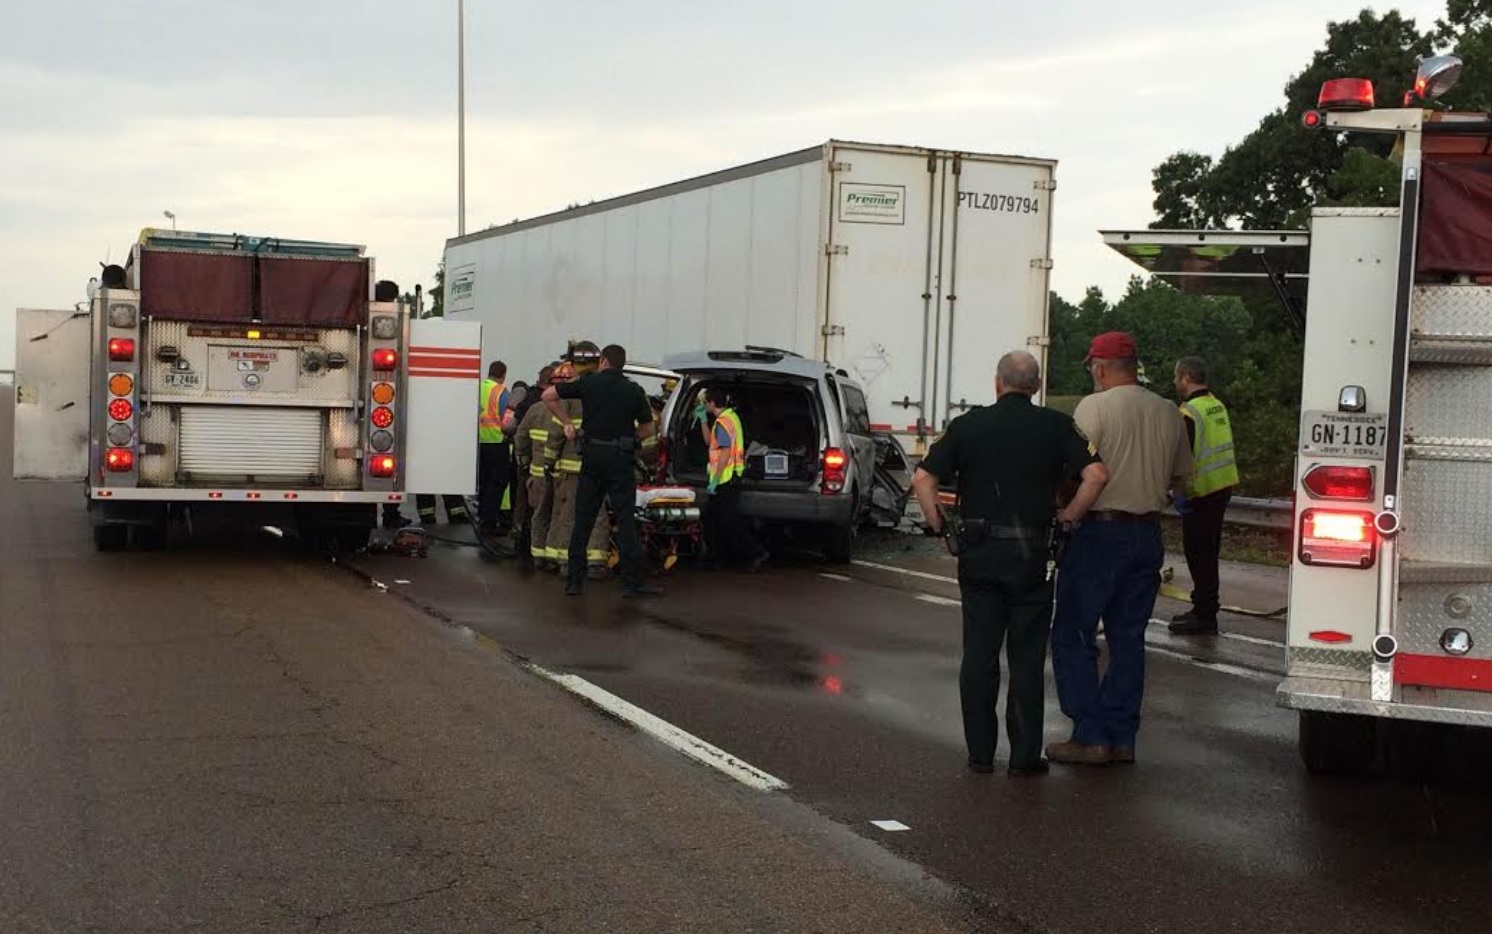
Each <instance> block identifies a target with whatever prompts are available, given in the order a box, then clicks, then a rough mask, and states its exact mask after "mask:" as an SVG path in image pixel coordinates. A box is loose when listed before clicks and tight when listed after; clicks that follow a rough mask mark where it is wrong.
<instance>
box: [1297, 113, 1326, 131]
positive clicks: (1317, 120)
mask: <svg viewBox="0 0 1492 934" xmlns="http://www.w3.org/2000/svg"><path fill="white" fill-rule="evenodd" d="M1325 122H1326V118H1325V117H1324V116H1322V115H1321V111H1319V110H1307V111H1306V112H1305V113H1303V114H1301V115H1300V123H1301V125H1302V126H1304V127H1305V128H1306V129H1307V130H1315V129H1319V128H1320V127H1321V124H1323V123H1325Z"/></svg>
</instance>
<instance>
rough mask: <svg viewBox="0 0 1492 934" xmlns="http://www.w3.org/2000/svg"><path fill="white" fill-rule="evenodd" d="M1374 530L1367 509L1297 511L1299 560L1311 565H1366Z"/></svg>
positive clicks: (1373, 552)
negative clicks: (1358, 510)
mask: <svg viewBox="0 0 1492 934" xmlns="http://www.w3.org/2000/svg"><path fill="white" fill-rule="evenodd" d="M1377 551H1378V533H1377V531H1376V529H1375V528H1374V527H1373V514H1372V513H1370V512H1345V511H1337V510H1331V509H1307V510H1306V511H1305V512H1303V513H1301V514H1300V562H1301V564H1309V565H1311V566H1312V567H1339V568H1370V567H1372V566H1373V561H1374V560H1375V558H1376V557H1377Z"/></svg>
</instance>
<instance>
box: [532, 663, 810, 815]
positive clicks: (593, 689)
mask: <svg viewBox="0 0 1492 934" xmlns="http://www.w3.org/2000/svg"><path fill="white" fill-rule="evenodd" d="M528 669H529V670H530V671H532V672H533V673H534V674H537V675H539V676H540V677H542V678H546V679H548V680H550V681H553V682H554V683H555V684H557V685H559V686H560V687H562V688H564V689H565V690H567V691H569V692H570V693H572V694H575V695H577V696H579V697H583V698H585V699H586V700H588V701H590V702H591V703H592V704H595V705H596V706H597V707H600V708H601V709H602V710H604V711H606V712H607V713H609V714H611V715H612V716H613V717H616V718H617V719H618V720H622V721H625V722H627V723H630V724H632V725H633V726H635V727H637V728H638V729H639V730H642V731H643V732H644V733H647V734H649V735H650V736H653V737H654V738H656V739H658V740H661V741H662V742H664V743H666V744H667V745H669V746H671V747H673V748H674V749H676V750H678V751H679V752H681V753H683V754H684V755H686V756H688V757H689V758H691V759H693V760H694V761H696V762H699V763H702V764H704V765H708V766H710V767H711V768H714V769H719V770H720V771H722V772H724V773H725V774H726V775H729V776H730V777H731V778H734V779H735V780H736V781H738V782H740V783H741V784H743V785H747V786H750V787H752V788H755V789H757V790H758V791H782V790H784V789H786V788H787V787H788V785H787V782H785V781H783V780H782V779H780V778H777V777H775V776H772V775H769V774H767V773H766V772H763V771H762V770H761V769H759V768H757V767H756V766H754V765H750V764H749V763H746V762H742V761H741V760H740V759H737V758H736V757H735V756H733V755H731V754H730V753H728V752H726V751H725V750H723V749H719V748H717V747H715V746H712V745H710V744H709V743H707V742H705V741H704V740H702V739H700V738H699V737H698V736H695V735H694V734H692V733H687V732H685V731H684V730H681V729H679V728H678V727H676V726H674V725H673V724H672V723H669V722H668V721H667V720H664V719H662V718H660V717H655V716H653V715H652V714H650V713H648V712H647V711H646V710H643V709H642V708H641V707H638V706H636V705H634V704H629V703H627V702H626V701H624V700H622V699H621V698H620V697H617V696H616V695H615V694H613V693H611V692H610V691H607V690H605V689H603V688H600V687H597V686H596V685H594V684H592V683H591V682H589V681H587V680H585V679H584V678H582V677H579V676H578V675H562V674H558V673H556V672H553V671H549V670H547V669H545V668H541V667H539V666H538V665H532V664H531V665H529V666H528Z"/></svg>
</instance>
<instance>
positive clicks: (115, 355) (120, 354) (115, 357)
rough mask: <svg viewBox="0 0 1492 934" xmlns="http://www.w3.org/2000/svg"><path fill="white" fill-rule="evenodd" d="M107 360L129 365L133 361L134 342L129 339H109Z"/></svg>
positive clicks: (132, 339)
mask: <svg viewBox="0 0 1492 934" xmlns="http://www.w3.org/2000/svg"><path fill="white" fill-rule="evenodd" d="M109 359H110V360H112V361H114V362H115V363H129V362H130V361H131V360H133V359H135V341H134V338H131V337H111V338H109Z"/></svg>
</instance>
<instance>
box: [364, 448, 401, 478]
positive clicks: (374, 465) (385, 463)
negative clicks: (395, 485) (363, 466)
mask: <svg viewBox="0 0 1492 934" xmlns="http://www.w3.org/2000/svg"><path fill="white" fill-rule="evenodd" d="M398 465H399V464H398V461H396V460H394V456H393V455H392V454H379V455H377V456H375V457H374V458H373V459H372V460H371V461H369V462H368V473H370V474H372V475H373V476H375V477H384V478H387V477H392V476H393V475H394V473H395V468H397V467H398Z"/></svg>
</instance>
